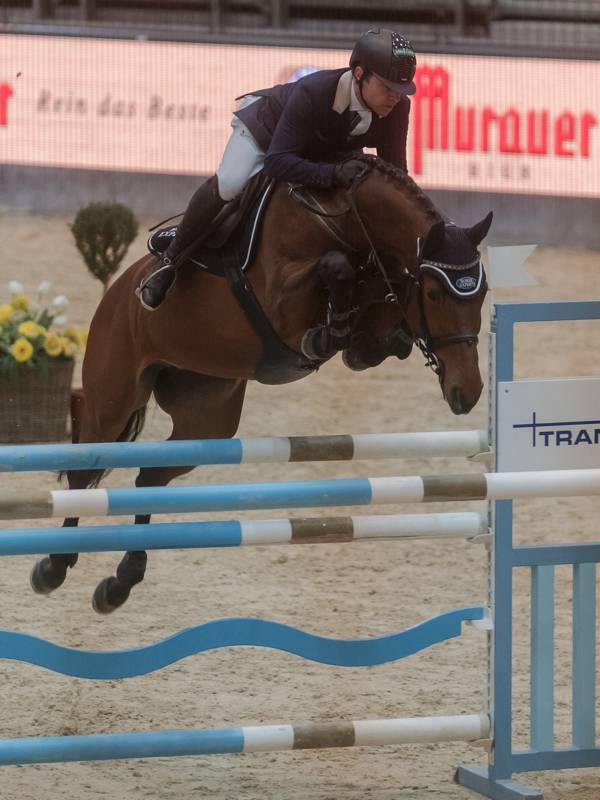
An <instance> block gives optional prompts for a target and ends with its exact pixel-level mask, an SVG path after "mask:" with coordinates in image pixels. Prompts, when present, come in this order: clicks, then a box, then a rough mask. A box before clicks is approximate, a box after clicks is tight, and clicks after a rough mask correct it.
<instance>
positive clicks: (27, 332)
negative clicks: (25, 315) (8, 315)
mask: <svg viewBox="0 0 600 800" xmlns="http://www.w3.org/2000/svg"><path fill="white" fill-rule="evenodd" d="M17 330H18V331H19V333H22V334H23V336H27V338H28V339H36V338H37V337H38V336H41V335H42V334H43V333H45V330H46V329H45V328H42V326H41V325H38V324H37V322H34V321H33V320H32V319H29V320H27V322H22V323H21V324H20V325H19V327H18V328H17Z"/></svg>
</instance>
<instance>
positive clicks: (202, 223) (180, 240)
mask: <svg viewBox="0 0 600 800" xmlns="http://www.w3.org/2000/svg"><path fill="white" fill-rule="evenodd" d="M225 202H226V201H225V200H223V199H222V198H221V196H220V194H219V185H218V182H217V176H216V175H213V176H212V177H211V178H209V179H208V180H207V181H205V182H204V183H203V184H202V185H201V186H200V187H199V188H198V189H197V190H196V192H195V194H194V195H193V197H192V199H191V200H190V203H189V205H188V207H187V209H186V212H185V214H184V215H183V219H182V220H181V222H180V223H179V225H178V226H177V234H176V235H175V238H174V239H173V241H172V242H171V244H170V245H169V246H168V248H167V250H166V252H165V253H164V255H163V256H162V258H161V259H160V260H159V262H158V263H157V265H156V267H155V269H154V270H153V271H152V273H151V274H150V275H148V276H147V277H146V278H144V280H143V281H142V282H141V284H140V285H139V287H138V288H137V289H136V290H135V293H136V295H137V296H138V297H139V299H140V303H141V304H142V305H143V306H144V308H146V309H147V310H148V311H154V309H155V308H158V306H159V305H160V304H161V303H162V301H163V300H164V299H165V295H166V294H167V292H168V291H169V289H170V288H171V286H172V285H173V283H174V282H175V275H176V272H177V268H178V266H179V264H180V263H181V262H182V261H183V260H185V256H186V255H188V253H187V252H186V251H188V250H189V248H190V247H191V246H193V245H195V244H197V243H199V242H200V241H201V240H202V239H203V237H204V231H205V230H206V228H207V227H208V225H210V223H211V222H212V221H213V220H214V218H215V217H216V216H217V214H218V213H219V211H220V210H221V209H222V208H223V206H224V205H225Z"/></svg>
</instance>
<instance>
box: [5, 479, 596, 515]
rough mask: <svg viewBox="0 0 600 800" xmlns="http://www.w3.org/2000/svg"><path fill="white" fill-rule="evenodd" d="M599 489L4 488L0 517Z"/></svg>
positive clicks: (351, 482)
mask: <svg viewBox="0 0 600 800" xmlns="http://www.w3.org/2000/svg"><path fill="white" fill-rule="evenodd" d="M590 495H600V469H579V470H576V469H568V470H546V471H536V472H493V473H487V474H483V473H482V474H477V473H466V474H463V475H431V476H420V475H412V476H407V477H390V478H342V479H337V480H319V481H287V482H283V481H282V482H277V483H247V484H244V483H241V484H212V485H206V486H166V487H165V486H160V487H143V488H137V489H66V490H64V489H61V490H55V491H48V490H43V491H37V492H30V493H26V494H24V495H23V497H15V494H14V492H13V491H5V492H2V493H0V519H34V518H43V517H86V516H88V517H89V516H92V517H95V516H119V515H124V514H172V513H181V512H183V513H185V512H200V511H225V510H241V509H261V508H263V509H264V508H302V507H307V506H312V507H325V506H344V505H374V504H377V505H389V504H397V503H427V502H448V501H465V500H501V499H511V498H530V497H583V496H590Z"/></svg>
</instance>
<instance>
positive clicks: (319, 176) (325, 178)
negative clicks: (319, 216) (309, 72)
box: [264, 83, 334, 187]
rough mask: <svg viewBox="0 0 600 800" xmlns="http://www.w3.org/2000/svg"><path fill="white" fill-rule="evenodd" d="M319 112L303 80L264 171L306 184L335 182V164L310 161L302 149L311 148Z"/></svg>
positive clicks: (276, 132)
mask: <svg viewBox="0 0 600 800" xmlns="http://www.w3.org/2000/svg"><path fill="white" fill-rule="evenodd" d="M316 121H317V114H316V113H315V109H314V106H313V102H312V98H311V96H310V94H309V92H308V91H307V90H306V88H305V87H304V86H303V85H302V83H298V84H297V85H296V86H295V88H294V91H293V92H292V93H291V95H290V97H289V99H288V101H287V103H286V104H285V107H284V109H283V113H282V114H281V117H280V118H279V121H278V123H277V126H276V128H275V130H274V132H273V138H272V140H271V144H270V146H269V149H268V150H267V153H266V157H265V165H264V171H265V173H266V174H267V175H270V176H271V177H272V178H276V179H277V180H280V181H289V182H290V183H301V184H303V185H304V186H320V187H331V186H333V170H334V165H333V164H326V163H323V162H315V161H309V160H308V159H306V158H303V157H302V156H301V155H299V154H300V153H305V152H307V151H310V146H311V143H312V142H313V137H314V136H315V128H316Z"/></svg>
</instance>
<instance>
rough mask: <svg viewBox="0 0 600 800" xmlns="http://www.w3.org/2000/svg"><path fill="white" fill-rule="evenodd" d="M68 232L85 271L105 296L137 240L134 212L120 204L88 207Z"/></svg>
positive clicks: (95, 204) (81, 212) (84, 208)
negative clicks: (98, 282)
mask: <svg viewBox="0 0 600 800" xmlns="http://www.w3.org/2000/svg"><path fill="white" fill-rule="evenodd" d="M71 232H72V233H73V236H74V238H75V246H76V247H77V249H78V250H79V252H80V253H81V256H82V258H83V260H84V262H85V264H86V266H87V268H88V269H89V271H90V272H91V273H92V275H93V276H94V277H95V278H98V280H99V281H100V282H101V283H102V287H103V293H104V292H106V290H107V289H108V284H109V281H110V279H111V277H112V276H113V275H114V274H115V273H116V272H117V271H118V269H119V267H120V266H121V262H122V261H123V259H124V258H125V255H126V254H127V251H128V249H129V245H130V244H131V243H132V242H133V240H134V239H135V237H136V236H137V233H138V223H137V220H136V218H135V216H134V214H133V212H132V211H131V210H130V209H129V208H127V206H124V205H122V204H121V203H90V204H89V205H87V206H84V207H83V208H82V209H80V210H79V211H78V212H77V216H76V217H75V219H74V221H73V224H72V225H71Z"/></svg>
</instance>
